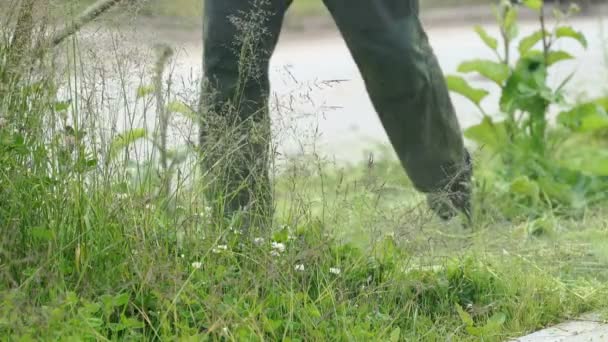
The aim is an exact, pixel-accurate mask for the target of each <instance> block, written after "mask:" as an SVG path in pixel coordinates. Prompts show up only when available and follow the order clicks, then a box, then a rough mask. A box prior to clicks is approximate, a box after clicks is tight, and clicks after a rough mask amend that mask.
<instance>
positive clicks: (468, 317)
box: [456, 304, 475, 327]
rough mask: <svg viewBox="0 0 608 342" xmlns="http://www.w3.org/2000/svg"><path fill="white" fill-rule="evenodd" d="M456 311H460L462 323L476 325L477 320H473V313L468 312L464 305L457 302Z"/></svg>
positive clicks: (470, 325)
mask: <svg viewBox="0 0 608 342" xmlns="http://www.w3.org/2000/svg"><path fill="white" fill-rule="evenodd" d="M456 311H457V312H458V316H460V319H461V320H462V323H464V324H465V325H467V326H469V327H473V326H475V322H474V321H473V318H472V317H471V315H470V314H469V313H468V312H466V311H464V310H463V309H462V307H460V305H458V304H456Z"/></svg>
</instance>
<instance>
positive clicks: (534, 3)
mask: <svg viewBox="0 0 608 342" xmlns="http://www.w3.org/2000/svg"><path fill="white" fill-rule="evenodd" d="M522 3H523V4H524V6H526V7H528V8H530V9H533V10H535V11H538V10H540V9H541V8H542V7H543V0H523V1H522Z"/></svg>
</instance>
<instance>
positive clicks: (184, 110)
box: [167, 101, 196, 120]
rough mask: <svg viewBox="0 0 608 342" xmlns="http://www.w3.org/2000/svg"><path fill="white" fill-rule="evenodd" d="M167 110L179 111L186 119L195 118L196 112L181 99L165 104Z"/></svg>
mask: <svg viewBox="0 0 608 342" xmlns="http://www.w3.org/2000/svg"><path fill="white" fill-rule="evenodd" d="M167 111H169V112H172V113H179V114H182V115H183V116H185V117H186V118H188V119H191V120H195V119H196V114H195V113H194V111H193V110H192V109H191V108H190V107H189V106H188V105H187V104H185V103H183V102H182V101H172V102H169V104H167Z"/></svg>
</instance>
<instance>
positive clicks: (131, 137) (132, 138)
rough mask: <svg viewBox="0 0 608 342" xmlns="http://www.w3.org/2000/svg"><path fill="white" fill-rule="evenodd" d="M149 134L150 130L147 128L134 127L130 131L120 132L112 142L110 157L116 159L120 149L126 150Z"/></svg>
mask: <svg viewBox="0 0 608 342" xmlns="http://www.w3.org/2000/svg"><path fill="white" fill-rule="evenodd" d="M147 135H148V132H147V131H146V129H145V128H134V129H132V130H130V131H127V132H124V133H122V134H119V135H118V136H117V137H115V138H114V139H113V140H112V143H111V144H110V155H109V159H110V160H114V158H116V156H117V155H118V153H120V151H122V150H124V149H125V148H127V147H128V146H129V145H131V144H133V143H134V142H136V141H138V140H140V139H143V138H145V137H146V136H147Z"/></svg>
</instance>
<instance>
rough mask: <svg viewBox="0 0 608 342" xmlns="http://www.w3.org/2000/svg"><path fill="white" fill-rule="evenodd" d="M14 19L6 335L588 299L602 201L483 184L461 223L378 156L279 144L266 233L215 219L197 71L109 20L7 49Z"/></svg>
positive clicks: (361, 336) (460, 335)
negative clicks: (502, 203)
mask: <svg viewBox="0 0 608 342" xmlns="http://www.w3.org/2000/svg"><path fill="white" fill-rule="evenodd" d="M10 13H18V10H15V11H13V12H10ZM15 15H17V14H15ZM15 18H16V17H14V16H13V17H10V18H8V19H7V20H8V21H7V22H6V23H5V24H4V25H3V28H4V30H3V32H4V33H5V35H4V36H3V39H2V43H1V44H0V76H1V77H2V80H3V82H2V88H0V94H1V96H0V123H1V124H0V164H1V165H2V167H1V168H0V227H1V229H2V231H1V234H0V335H2V336H5V337H7V338H8V339H9V340H28V339H40V340H69V339H75V340H83V339H87V340H142V339H145V340H174V339H180V340H197V341H198V340H238V341H240V340H328V339H329V340H362V341H363V340H391V341H398V340H424V341H428V340H446V339H452V340H479V339H480V338H483V339H484V340H504V339H505V338H507V337H510V336H517V335H520V334H523V333H525V332H527V331H531V330H534V329H536V328H538V327H540V326H543V325H546V324H549V323H551V322H556V321H558V320H560V319H563V318H566V317H570V316H575V315H577V314H579V313H582V312H585V311H588V310H595V309H597V308H600V307H603V306H605V305H606V304H607V303H606V298H608V296H607V294H608V293H607V288H606V286H605V284H604V283H602V281H604V282H605V280H606V279H607V278H608V276H607V275H606V273H605V270H603V269H602V268H601V267H599V266H601V265H602V264H604V265H605V262H606V261H608V259H606V258H607V254H606V246H605V243H603V242H602V241H605V234H606V232H607V229H608V227H607V226H606V219H605V218H606V213H605V212H602V211H601V210H592V211H590V212H589V214H588V216H585V217H584V218H583V219H582V221H567V220H565V219H560V218H556V217H554V216H552V214H551V213H546V214H545V215H544V216H543V219H542V220H540V219H539V220H534V221H517V222H507V221H505V220H504V219H503V218H502V217H501V216H500V215H498V214H496V213H497V212H498V211H497V210H494V208H493V204H492V202H493V201H494V200H497V199H496V198H493V197H492V194H486V196H483V197H480V198H483V200H484V201H486V202H484V203H477V204H478V206H477V207H478V208H481V209H480V210H479V213H477V214H478V216H479V220H478V223H477V226H476V227H475V229H474V230H472V231H463V230H462V228H461V227H460V226H459V225H458V224H452V225H447V226H445V225H442V224H441V223H439V222H437V221H436V219H435V218H433V217H432V216H431V215H430V214H429V213H428V211H427V210H426V208H424V207H421V206H420V205H419V203H420V202H422V201H421V197H419V195H417V194H416V193H415V191H414V190H413V189H412V187H411V186H410V184H409V182H408V180H407V179H406V178H405V176H404V174H403V171H402V170H401V168H400V167H399V166H398V165H397V163H396V162H394V161H392V160H389V159H380V160H378V161H376V162H374V163H370V164H366V165H358V166H353V167H344V168H338V167H336V166H334V165H332V164H331V163H327V162H325V161H323V160H322V159H319V158H316V157H315V156H310V155H309V156H305V157H302V158H297V159H295V160H293V161H289V162H285V163H284V165H283V167H282V169H281V172H279V171H277V172H276V175H275V176H274V177H273V180H274V184H275V192H276V199H277V208H278V209H277V215H276V218H275V221H274V224H273V225H272V227H271V228H272V229H270V230H269V231H268V232H267V234H266V235H261V234H260V235H257V236H256V235H251V236H249V235H246V234H244V233H243V232H242V231H240V230H239V229H238V227H237V226H232V225H231V222H226V223H225V224H217V223H214V222H212V221H211V215H210V214H211V213H210V212H209V210H210V209H209V208H208V206H207V203H206V201H205V199H204V198H203V196H202V191H203V190H204V188H205V187H207V186H209V184H208V183H206V182H203V179H205V178H203V177H202V176H203V175H202V173H203V172H204V171H201V169H200V167H199V164H200V163H199V162H200V158H204V154H205V153H208V152H209V151H198V150H197V149H196V148H195V146H194V143H193V142H192V141H193V136H195V135H196V130H195V129H194V127H195V126H196V125H195V123H196V122H197V120H198V117H197V116H196V114H195V113H196V108H197V107H196V106H197V103H198V97H199V93H198V90H196V91H192V90H188V89H199V88H200V87H199V81H198V79H193V80H181V79H176V78H175V77H174V76H173V70H174V68H175V67H176V65H175V62H174V60H173V61H172V60H171V57H170V56H169V55H168V54H166V53H160V56H162V58H159V57H157V56H159V55H155V54H154V53H152V52H151V51H141V50H138V49H137V48H134V47H132V46H130V44H129V42H128V41H126V40H124V37H123V36H122V35H121V34H120V32H118V33H117V32H116V31H114V30H111V29H108V30H103V31H101V33H98V35H96V36H94V37H93V39H92V40H91V39H90V38H89V39H87V38H86V36H85V35H84V34H83V35H76V36H73V37H71V38H70V39H69V40H68V41H66V42H65V43H64V44H63V45H61V46H59V47H57V48H56V49H55V50H54V51H46V53H45V54H42V55H41V54H40V53H38V52H37V51H36V50H32V49H31V47H34V46H38V45H39V44H37V43H36V42H37V41H39V40H41V39H43V38H44V37H46V35H45V32H46V31H45V30H44V29H45V27H44V24H43V23H44V22H43V21H38V20H34V21H32V22H33V23H35V29H34V30H32V31H31V32H33V33H32V34H30V35H28V39H26V40H25V43H24V44H23V47H21V48H20V49H19V51H15V50H14V45H13V42H14V41H15V40H14V39H15V38H14V37H15V35H14V33H13V32H14V31H13V30H12V29H14V27H15V26H13V25H14V23H15ZM91 41H94V42H96V43H97V44H98V45H90V44H89V43H90V42H91ZM159 51H161V52H162V51H165V52H166V51H167V50H159ZM14 53H19V54H21V57H20V58H18V59H15V58H12V57H11V56H13V54H14ZM13 61H17V64H18V66H16V65H15V64H14V62H13ZM24 61H28V62H27V63H24ZM180 84H183V85H185V86H183V87H178V86H179V85H180ZM194 140H195V139H194ZM602 239H604V240H602Z"/></svg>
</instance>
